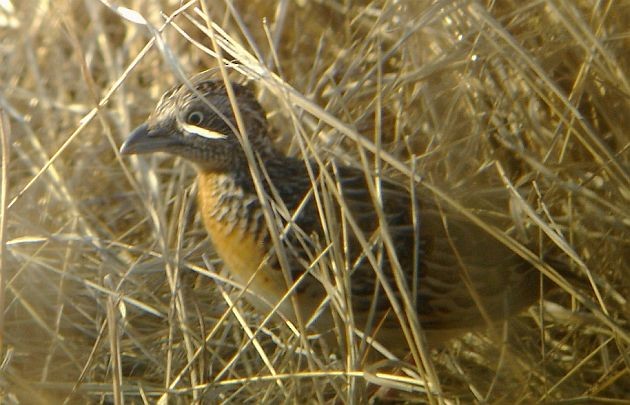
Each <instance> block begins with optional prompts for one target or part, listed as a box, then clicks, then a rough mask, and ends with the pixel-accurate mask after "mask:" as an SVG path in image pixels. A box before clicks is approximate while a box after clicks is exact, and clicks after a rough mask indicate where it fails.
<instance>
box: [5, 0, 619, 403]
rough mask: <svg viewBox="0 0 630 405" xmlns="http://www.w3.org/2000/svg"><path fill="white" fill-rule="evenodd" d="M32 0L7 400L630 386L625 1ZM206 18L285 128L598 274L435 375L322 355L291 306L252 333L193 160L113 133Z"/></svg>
mask: <svg viewBox="0 0 630 405" xmlns="http://www.w3.org/2000/svg"><path fill="white" fill-rule="evenodd" d="M13 3H14V6H15V8H16V9H15V10H13V11H12V10H10V9H7V11H4V10H3V8H1V7H0V24H1V26H0V57H1V58H2V59H1V64H0V110H1V112H2V115H1V118H2V126H1V128H2V131H1V132H0V135H1V136H2V151H3V154H2V157H3V160H2V164H3V165H2V199H1V201H0V202H2V207H1V209H2V211H1V212H2V214H3V215H2V220H1V221H2V223H1V224H0V225H1V227H0V232H1V234H0V242H1V248H0V249H1V252H2V279H1V280H2V285H0V289H1V291H2V294H1V295H0V308H2V309H3V311H0V313H3V317H1V322H0V328H1V330H0V334H1V335H0V336H2V364H1V365H0V387H1V389H2V400H1V402H2V403H7V404H13V403H20V404H27V403H29V404H32V403H63V402H65V403H85V402H90V403H97V402H103V403H121V402H122V401H123V400H124V401H125V402H128V403H142V402H146V403H154V402H156V401H158V400H161V401H163V402H162V403H190V402H192V401H193V400H196V401H198V402H199V403H214V402H219V401H228V402H234V403H242V402H250V403H258V402H261V403H265V402H269V403H294V402H296V401H298V400H300V401H305V400H306V399H308V401H309V402H326V401H333V400H334V399H336V400H338V401H339V402H340V403H343V402H364V401H366V400H368V399H369V398H376V397H377V396H379V395H380V396H383V395H388V396H389V397H390V398H391V397H392V396H394V397H396V398H397V399H398V400H401V401H405V400H406V401H410V402H421V403H423V402H431V403H441V402H444V403H471V402H486V403H515V402H520V403H533V402H559V403H578V402H580V403H596V402H600V403H630V401H629V400H628V399H627V398H628V392H630V373H629V371H630V351H629V344H630V340H629V336H630V331H629V329H628V321H629V316H628V314H629V313H630V305H629V304H628V302H627V299H626V297H628V296H630V266H629V265H628V263H630V257H629V254H628V252H630V246H629V245H630V240H629V237H628V230H629V228H630V215H629V213H630V209H629V207H630V204H629V203H628V201H629V200H630V187H629V184H630V182H629V173H628V167H629V166H628V161H629V159H628V157H629V156H630V152H629V150H628V149H629V146H630V137H629V134H630V114H628V113H629V111H630V109H629V107H630V102H629V98H628V97H629V96H630V83H629V81H628V72H629V71H630V53H628V49H630V26H629V25H628V21H630V3H629V2H627V1H623V0H605V1H601V2H590V1H586V0H584V1H581V0H578V1H574V0H540V1H527V2H522V1H517V0H505V1H496V2H495V1H485V2H484V1H478V2H475V1H455V0H448V1H437V2H433V1H420V0H403V1H382V2H381V1H375V2H369V1H365V2H348V1H338V0H319V1H295V2H294V1H276V2H269V1H264V0H255V1H238V2H236V3H235V4H233V6H230V7H233V8H230V7H228V5H226V4H231V3H232V2H230V1H226V2H224V1H220V0H216V1H210V0H208V1H207V2H205V4H204V5H202V4H201V3H200V2H195V1H193V2H190V3H189V4H186V6H185V7H184V8H182V9H179V10H178V9H177V7H179V5H180V4H179V2H176V1H170V2H169V1H162V2H161V4H159V5H158V2H151V1H140V0H130V1H127V2H125V3H126V4H125V6H126V7H129V8H131V9H133V10H135V11H137V12H138V13H140V14H141V15H142V16H144V18H145V19H146V20H148V21H149V22H150V23H151V24H152V25H151V27H149V26H146V25H141V24H134V23H132V22H131V21H129V18H131V19H133V18H135V17H137V15H135V14H133V13H130V12H128V11H126V10H124V9H118V14H116V13H115V12H114V9H115V7H114V6H111V5H110V6H109V7H108V6H107V5H105V4H103V3H100V2H98V1H96V0H87V1H72V0H68V1H62V0H53V1H52V2H43V1H42V2H37V1H34V0H33V1H28V0H27V1H21V2H18V1H14V2H13ZM18 3H19V4H18ZM3 4H8V2H7V1H2V2H0V6H2V5H3ZM166 20H168V21H169V22H170V24H166V25H164V23H165V21H166ZM153 27H155V28H153ZM149 28H150V29H149ZM221 29H222V30H225V31H221ZM158 30H159V31H161V34H158ZM211 32H213V33H214V34H213V35H214V37H215V38H214V39H215V41H216V43H217V44H218V46H220V47H221V49H222V52H221V53H222V55H223V58H225V59H226V60H229V61H230V62H231V63H232V64H235V65H236V66H235V69H236V70H238V71H240V72H241V74H242V75H245V76H247V77H249V78H251V79H254V83H255V85H256V88H257V90H258V92H259V98H260V100H261V102H262V103H263V104H264V106H265V108H266V109H267V111H268V113H269V118H270V121H271V123H272V125H273V127H274V133H275V136H276V137H277V141H278V143H279V144H280V145H283V147H284V148H286V150H287V151H288V153H292V154H304V153H306V154H308V155H311V156H312V155H313V154H317V155H318V156H320V157H321V158H322V159H324V160H326V159H328V158H330V157H332V156H336V157H337V158H338V159H345V160H356V161H358V159H360V156H361V155H362V154H363V153H364V152H365V153H366V155H365V156H367V159H369V160H372V161H374V160H376V161H377V162H380V163H379V164H382V165H383V168H384V170H386V171H387V172H388V173H390V174H391V175H392V176H397V177H399V178H405V177H406V178H407V179H409V177H410V176H413V175H414V173H416V174H417V175H419V176H421V177H422V182H420V184H419V185H418V187H419V188H418V190H419V192H434V193H437V194H438V195H440V196H441V197H442V198H443V200H444V201H445V203H447V204H450V205H454V206H456V207H457V209H461V210H465V211H466V212H469V213H471V215H474V217H475V218H476V219H477V220H478V221H480V224H481V225H482V226H484V227H485V228H487V229H488V230H490V231H492V230H493V229H494V230H498V233H497V232H495V233H497V235H496V236H497V237H499V238H502V240H505V241H506V243H511V242H510V240H511V239H509V240H508V239H506V238H505V236H506V235H508V236H511V237H513V238H515V240H520V241H522V242H529V243H530V245H531V244H533V245H534V246H535V245H538V246H540V251H543V250H545V249H548V248H549V247H550V246H555V249H556V250H557V251H558V252H561V255H562V256H563V257H564V260H565V261H566V262H570V263H571V264H572V268H573V269H574V271H575V274H576V275H578V278H579V281H577V280H575V281H572V282H571V283H568V282H566V281H565V282H562V283H560V284H561V286H562V290H563V292H562V293H559V294H556V295H554V296H553V297H551V298H550V301H545V302H544V303H542V304H544V305H542V306H541V307H542V308H544V310H540V309H538V307H536V308H533V309H531V310H530V311H529V312H528V313H527V314H524V315H523V316H521V317H519V319H516V320H514V321H512V322H510V324H509V328H506V329H505V331H506V333H505V342H506V344H498V343H497V341H496V339H490V338H489V337H487V336H486V335H484V334H483V333H475V334H469V335H467V336H465V337H464V338H462V339H459V340H455V341H452V342H449V343H448V344H446V345H445V347H444V348H442V349H440V350H435V351H433V353H432V355H431V359H430V362H431V363H432V366H433V367H434V368H435V369H436V371H437V378H436V379H433V380H431V378H429V380H430V383H431V385H432V387H433V388H432V390H427V389H426V388H425V387H426V381H425V380H424V379H423V378H418V377H416V375H417V374H416V372H417V370H414V368H413V367H410V368H408V369H407V374H405V372H404V371H401V370H397V369H393V368H392V367H391V364H389V365H382V366H380V367H379V365H378V364H377V365H373V366H370V367H364V368H353V367H351V366H349V365H348V364H351V363H347V362H346V359H340V358H335V357H325V356H322V355H318V354H317V353H311V354H310V355H308V356H305V355H304V354H302V353H300V352H299V351H296V350H295V346H294V345H296V344H297V340H296V339H294V338H293V337H291V336H290V333H289V332H288V330H286V328H282V327H278V326H277V325H275V324H273V323H269V324H267V327H268V328H269V329H270V330H268V329H267V328H265V329H264V330H262V331H260V332H259V333H257V335H256V339H254V340H253V344H252V341H251V340H248V333H251V331H255V330H256V328H257V325H258V323H259V322H260V320H261V319H260V317H259V316H257V315H256V314H253V313H252V312H251V311H249V310H248V309H247V307H246V305H244V304H242V303H240V304H237V306H236V309H237V310H239V311H238V313H239V314H240V315H241V318H239V319H237V317H235V316H234V315H233V314H232V312H230V311H228V307H229V302H231V300H233V299H234V297H235V296H236V295H237V293H235V292H234V291H232V288H231V286H230V284H229V282H226V280H225V279H224V273H223V272H222V271H221V267H220V263H219V262H218V260H216V258H215V256H214V255H213V254H212V248H211V246H210V244H209V243H208V241H207V240H206V238H205V232H204V230H203V228H202V226H201V224H200V223H199V220H198V218H196V217H195V215H194V210H192V206H191V201H192V198H191V196H192V193H193V190H192V184H193V175H194V173H193V171H192V170H191V168H190V167H188V166H187V165H184V164H182V163H181V162H178V161H174V160H173V159H172V158H164V157H162V156H158V157H151V158H143V159H136V158H132V159H121V158H120V156H119V154H118V152H117V148H118V146H119V145H120V142H121V140H122V139H123V138H124V137H125V135H126V134H127V133H129V131H130V129H131V128H132V126H133V125H136V124H137V123H139V122H141V121H142V120H143V119H144V118H145V117H146V116H147V115H148V113H149V111H150V110H151V109H152V107H153V105H154V103H155V102H156V100H157V98H158V97H159V95H160V93H161V92H162V91H164V90H165V89H166V88H167V87H169V86H170V85H172V84H173V83H175V82H177V81H178V77H181V75H182V74H184V75H189V74H192V73H195V72H198V71H201V70H205V69H207V68H209V67H213V66H217V58H216V56H215V53H214V50H215V48H214V46H213V41H212V35H211ZM372 152H376V153H377V158H376V159H375V158H374V155H373V154H372ZM415 178H416V180H418V178H417V176H415ZM182 190H184V191H182ZM471 195H475V196H480V198H481V199H482V200H484V201H486V204H485V205H483V206H482V207H479V206H471V204H470V203H469V201H470V200H469V197H470V196H471ZM490 225H491V226H492V228H490ZM523 235H528V237H529V240H524V238H523ZM510 246H512V245H510ZM512 247H513V248H514V249H515V250H516V249H520V248H522V246H520V245H518V244H514V245H513V246H512ZM534 253H536V252H534ZM534 259H535V257H534ZM541 271H543V272H547V273H548V272H549V268H544V267H541ZM292 345H293V346H292ZM425 366H426V365H425ZM366 381H367V382H370V384H369V385H367V387H366V384H365V382H366ZM438 384H439V387H440V388H439V390H441V391H440V392H441V393H439V392H438ZM378 387H391V389H390V390H389V392H387V393H385V394H383V391H385V390H381V391H380V392H378V393H377V392H375V388H378ZM381 401H386V400H383V399H381Z"/></svg>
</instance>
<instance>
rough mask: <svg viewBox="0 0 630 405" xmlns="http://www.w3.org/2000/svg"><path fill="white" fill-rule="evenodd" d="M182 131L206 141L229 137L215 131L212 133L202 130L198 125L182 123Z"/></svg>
mask: <svg viewBox="0 0 630 405" xmlns="http://www.w3.org/2000/svg"><path fill="white" fill-rule="evenodd" d="M182 129H183V130H184V131H186V132H188V133H191V134H194V135H199V136H200V137H202V138H206V139H225V138H227V135H223V134H220V133H218V132H215V131H210V130H209V129H205V128H201V127H198V126H196V125H192V124H187V123H182Z"/></svg>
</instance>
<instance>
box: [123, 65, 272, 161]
mask: <svg viewBox="0 0 630 405" xmlns="http://www.w3.org/2000/svg"><path fill="white" fill-rule="evenodd" d="M190 82H191V84H192V88H191V87H189V86H187V85H186V84H182V85H180V86H177V87H174V88H172V89H170V90H169V91H167V92H166V93H164V95H163V96H162V98H161V99H160V101H159V102H158V104H157V106H156V108H155V110H154V111H153V112H152V113H151V115H150V117H149V119H148V120H147V122H145V123H144V124H142V125H140V126H139V127H138V128H136V129H135V130H133V132H132V133H131V134H130V135H129V137H128V138H127V140H126V141H125V142H124V143H123V145H122V147H121V148H120V153H122V154H123V155H131V154H143V153H153V152H165V153H170V154H173V155H177V156H181V157H183V158H185V159H187V160H189V161H191V162H193V163H194V164H195V165H196V166H197V167H199V168H200V169H201V170H207V171H216V172H227V171H230V170H234V169H238V168H239V166H238V165H241V164H243V163H244V162H245V164H246V159H245V155H244V152H243V147H242V144H241V139H239V136H238V135H237V133H238V129H237V124H236V119H235V114H234V110H233V108H232V103H231V102H230V99H229V97H228V94H227V91H226V88H225V85H224V82H223V80H221V79H218V80H217V79H209V78H207V77H206V76H205V75H204V74H201V75H198V76H196V77H193V78H192V79H191V80H190ZM232 88H233V89H234V95H235V99H236V103H237V105H238V109H239V111H240V114H241V116H242V117H243V121H244V124H245V131H246V133H247V137H248V138H247V139H248V140H249V142H250V144H251V146H252V148H253V150H254V151H255V152H256V153H258V154H259V156H261V157H262V158H263V159H265V158H266V157H269V156H272V155H274V154H275V150H274V149H273V146H272V143H271V140H270V139H269V137H268V135H267V122H266V119H265V113H264V111H263V109H262V107H261V106H260V104H259V103H258V101H257V100H256V98H255V96H254V94H253V93H252V92H251V90H250V89H249V88H247V87H245V86H243V85H240V84H236V83H232Z"/></svg>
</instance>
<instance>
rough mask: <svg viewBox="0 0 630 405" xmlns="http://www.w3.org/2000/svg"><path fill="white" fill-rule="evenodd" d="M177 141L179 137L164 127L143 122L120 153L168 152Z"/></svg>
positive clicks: (121, 148)
mask: <svg viewBox="0 0 630 405" xmlns="http://www.w3.org/2000/svg"><path fill="white" fill-rule="evenodd" d="M177 143H178V141H177V137H176V135H175V134H173V133H172V132H171V131H166V130H165V129H162V128H149V125H148V124H142V125H140V126H139V127H138V128H136V129H134V130H133V131H132V132H131V134H130V135H129V137H128V138H127V139H126V140H125V142H124V143H123V144H122V146H121V147H120V154H121V155H135V154H141V153H152V152H168V149H169V148H170V147H172V146H174V145H176V144H177Z"/></svg>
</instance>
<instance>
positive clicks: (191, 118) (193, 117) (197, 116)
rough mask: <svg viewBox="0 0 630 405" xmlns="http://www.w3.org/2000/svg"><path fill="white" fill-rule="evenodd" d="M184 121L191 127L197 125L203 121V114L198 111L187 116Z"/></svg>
mask: <svg viewBox="0 0 630 405" xmlns="http://www.w3.org/2000/svg"><path fill="white" fill-rule="evenodd" d="M186 121H187V122H188V123H189V124H192V125H199V124H201V122H202V121H203V114H202V113H200V112H199V111H193V112H191V113H190V114H188V118H187V119H186Z"/></svg>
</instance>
